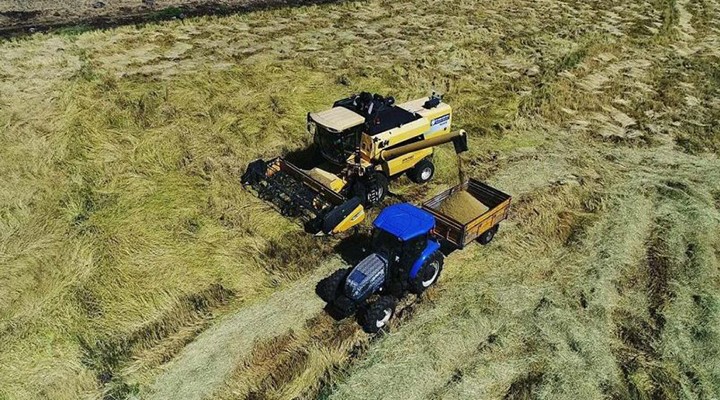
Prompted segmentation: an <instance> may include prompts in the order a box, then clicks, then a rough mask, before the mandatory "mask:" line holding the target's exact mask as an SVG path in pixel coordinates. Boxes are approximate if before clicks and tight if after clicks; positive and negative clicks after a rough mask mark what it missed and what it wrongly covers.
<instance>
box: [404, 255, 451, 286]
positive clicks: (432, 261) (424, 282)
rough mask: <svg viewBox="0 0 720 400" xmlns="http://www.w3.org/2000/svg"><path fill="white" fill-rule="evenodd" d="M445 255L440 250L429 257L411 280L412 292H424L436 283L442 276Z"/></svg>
mask: <svg viewBox="0 0 720 400" xmlns="http://www.w3.org/2000/svg"><path fill="white" fill-rule="evenodd" d="M444 261H445V257H444V256H443V255H442V253H441V252H440V251H436V252H435V253H433V254H432V255H430V257H428V258H427V259H426V260H425V262H424V263H423V265H422V266H420V270H419V271H418V273H417V275H416V276H415V278H413V279H411V280H410V292H412V293H415V294H416V295H420V294H422V293H423V292H424V291H425V290H426V289H427V288H429V287H430V286H432V285H434V284H435V282H437V280H438V279H439V278H440V272H442V267H443V262H444Z"/></svg>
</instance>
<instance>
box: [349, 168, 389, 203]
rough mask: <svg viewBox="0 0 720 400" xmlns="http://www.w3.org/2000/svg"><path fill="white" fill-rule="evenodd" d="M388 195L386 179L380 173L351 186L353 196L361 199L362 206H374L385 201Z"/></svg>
mask: <svg viewBox="0 0 720 400" xmlns="http://www.w3.org/2000/svg"><path fill="white" fill-rule="evenodd" d="M387 193H388V179H387V178H386V177H385V175H383V174H382V173H380V172H376V173H373V174H372V175H370V176H368V177H367V178H366V179H363V180H358V181H357V182H355V185H354V186H353V194H354V195H355V196H357V197H359V198H361V199H362V201H363V204H366V205H368V206H375V205H378V204H380V202H382V201H383V200H384V199H385V196H387Z"/></svg>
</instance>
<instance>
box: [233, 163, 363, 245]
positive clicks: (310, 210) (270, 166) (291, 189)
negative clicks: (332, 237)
mask: <svg viewBox="0 0 720 400" xmlns="http://www.w3.org/2000/svg"><path fill="white" fill-rule="evenodd" d="M242 182H243V184H244V185H249V186H250V187H252V188H253V189H255V191H256V192H257V194H258V196H259V197H260V198H261V199H263V200H266V201H268V202H270V203H271V204H273V205H275V207H276V208H277V209H278V211H280V213H281V214H282V215H284V216H287V217H291V218H301V219H302V220H304V221H305V228H306V230H307V231H309V232H312V233H317V232H320V231H322V232H324V233H326V234H332V233H338V232H343V231H345V230H347V229H349V228H351V227H353V226H355V225H357V224H358V223H360V222H362V220H363V219H364V218H365V209H364V208H363V206H362V204H361V202H360V199H359V198H358V197H353V198H351V199H349V200H348V199H346V198H345V197H343V196H342V195H341V194H340V193H338V192H335V191H333V190H331V189H329V188H328V187H326V186H325V185H323V184H322V183H321V182H319V181H318V180H317V179H315V178H313V177H312V176H310V175H309V174H308V173H307V172H305V171H304V170H302V169H300V168H298V167H296V166H294V165H293V164H291V163H289V162H287V161H285V160H284V159H283V158H281V157H278V158H275V159H273V160H270V161H267V162H266V161H263V160H256V161H253V162H252V163H250V165H248V168H247V171H246V172H245V174H244V175H243V176H242Z"/></svg>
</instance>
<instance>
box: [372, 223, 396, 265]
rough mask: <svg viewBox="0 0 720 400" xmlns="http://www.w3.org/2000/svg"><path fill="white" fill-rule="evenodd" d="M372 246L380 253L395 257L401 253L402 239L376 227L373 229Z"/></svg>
mask: <svg viewBox="0 0 720 400" xmlns="http://www.w3.org/2000/svg"><path fill="white" fill-rule="evenodd" d="M372 247H373V248H374V249H377V251H378V252H379V253H385V254H386V255H387V256H388V258H394V257H395V256H396V255H400V250H401V249H402V241H401V240H400V239H398V238H397V236H395V235H393V234H390V233H388V232H386V231H384V230H382V229H375V230H373V237H372Z"/></svg>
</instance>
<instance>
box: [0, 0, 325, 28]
mask: <svg viewBox="0 0 720 400" xmlns="http://www.w3.org/2000/svg"><path fill="white" fill-rule="evenodd" d="M324 2H326V1H324V0H95V1H88V0H63V1H54V0H0V36H4V35H7V36H11V35H13V34H17V33H23V32H25V33H27V32H30V33H32V32H36V31H45V30H50V29H55V30H60V31H64V32H82V31H85V30H89V29H92V28H93V27H100V28H102V27H108V26H115V25H119V24H129V23H144V22H153V21H162V20H168V19H184V18H187V17H189V16H195V15H208V14H212V15H225V14H229V13H233V12H238V11H248V10H253V9H259V8H270V7H279V6H282V7H287V6H292V5H298V4H315V3H324Z"/></svg>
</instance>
